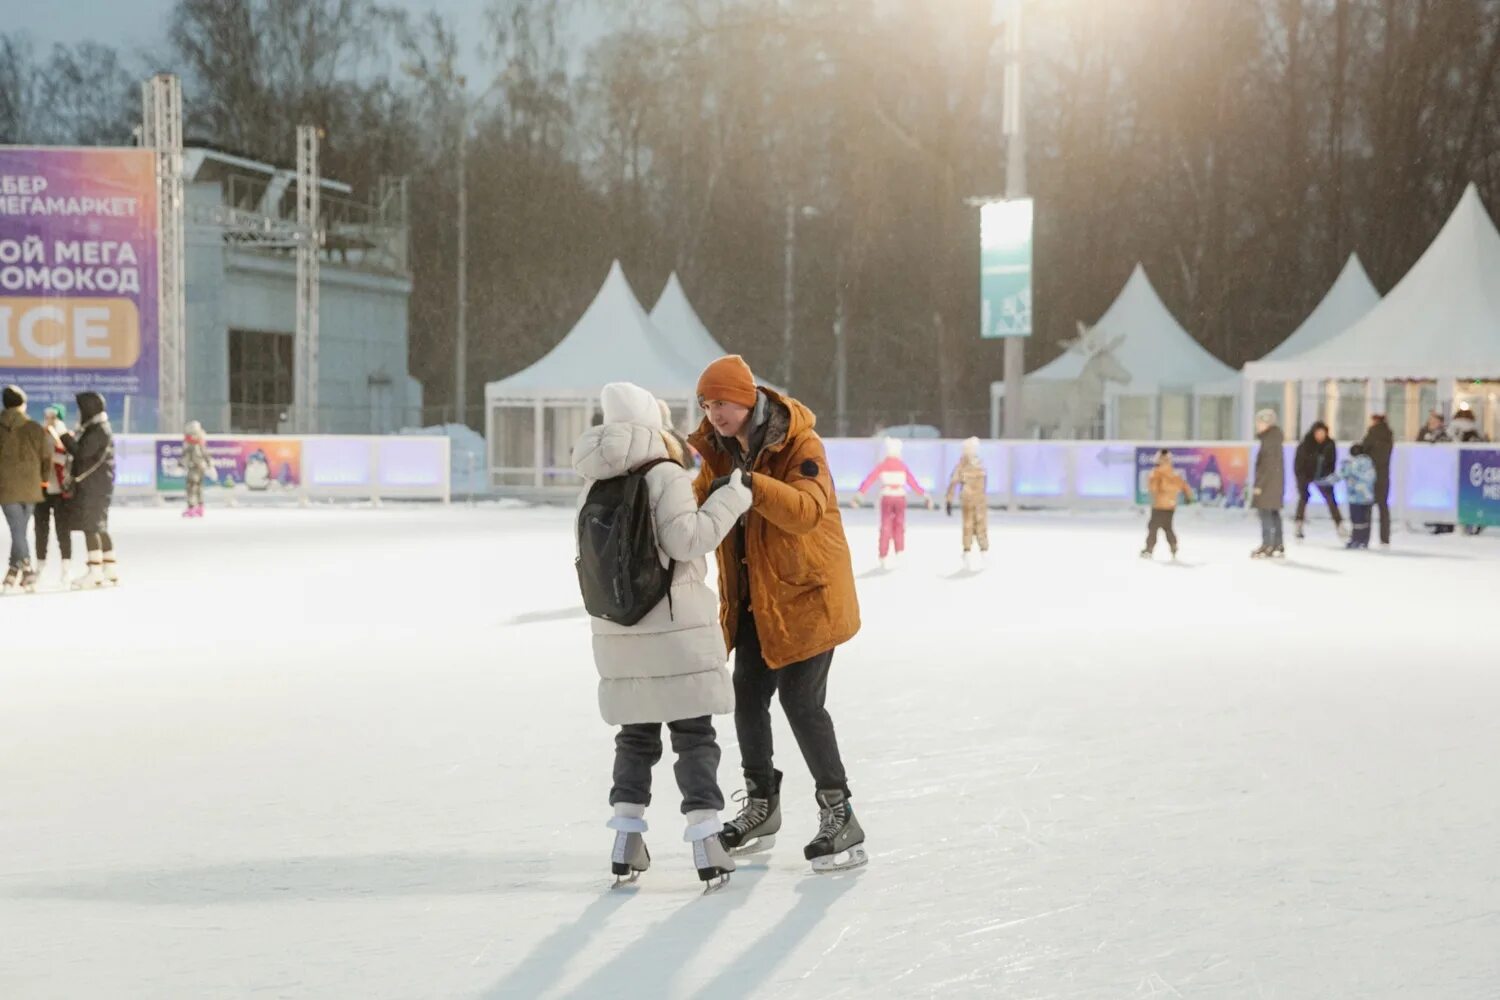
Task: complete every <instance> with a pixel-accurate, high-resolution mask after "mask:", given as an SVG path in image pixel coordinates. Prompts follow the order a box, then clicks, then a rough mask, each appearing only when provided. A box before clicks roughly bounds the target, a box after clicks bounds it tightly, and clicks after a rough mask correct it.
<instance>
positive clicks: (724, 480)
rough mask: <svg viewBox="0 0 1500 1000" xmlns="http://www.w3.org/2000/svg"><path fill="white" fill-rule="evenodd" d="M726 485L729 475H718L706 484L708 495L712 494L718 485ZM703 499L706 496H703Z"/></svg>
mask: <svg viewBox="0 0 1500 1000" xmlns="http://www.w3.org/2000/svg"><path fill="white" fill-rule="evenodd" d="M728 485H729V477H728V476H720V477H719V478H718V479H715V480H714V481H713V482H711V483H709V484H708V496H713V495H714V493H715V492H716V491H717V490H718V489H719V488H720V487H722V486H728ZM704 499H707V497H705V498H704Z"/></svg>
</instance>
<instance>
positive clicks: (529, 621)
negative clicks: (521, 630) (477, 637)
mask: <svg viewBox="0 0 1500 1000" xmlns="http://www.w3.org/2000/svg"><path fill="white" fill-rule="evenodd" d="M588 616H589V613H588V612H587V611H585V610H584V609H583V606H582V605H580V606H578V607H576V608H559V609H557V610H555V611H528V612H527V613H526V614H523V615H516V616H515V617H514V618H512V619H511V620H510V621H508V622H506V623H505V624H507V625H540V624H542V623H544V622H566V621H576V620H579V619H582V618H587V617H588Z"/></svg>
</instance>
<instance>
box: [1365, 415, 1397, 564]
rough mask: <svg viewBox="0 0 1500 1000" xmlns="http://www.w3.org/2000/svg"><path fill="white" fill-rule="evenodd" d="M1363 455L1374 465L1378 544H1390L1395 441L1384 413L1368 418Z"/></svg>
mask: <svg viewBox="0 0 1500 1000" xmlns="http://www.w3.org/2000/svg"><path fill="white" fill-rule="evenodd" d="M1360 444H1362V445H1364V449H1365V454H1366V455H1369V456H1370V461H1372V462H1374V463H1375V509H1376V510H1378V511H1380V544H1381V545H1390V544H1391V454H1392V452H1394V451H1395V450H1396V439H1395V437H1394V436H1393V435H1392V434H1391V428H1390V425H1389V424H1387V423H1386V422H1385V414H1384V413H1376V414H1374V415H1373V416H1371V417H1370V429H1369V430H1367V431H1365V439H1364V440H1363V441H1361V442H1360Z"/></svg>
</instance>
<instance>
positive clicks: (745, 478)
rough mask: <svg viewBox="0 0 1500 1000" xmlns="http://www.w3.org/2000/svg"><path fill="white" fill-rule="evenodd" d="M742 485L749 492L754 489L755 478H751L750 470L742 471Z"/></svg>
mask: <svg viewBox="0 0 1500 1000" xmlns="http://www.w3.org/2000/svg"><path fill="white" fill-rule="evenodd" d="M740 483H741V485H743V486H744V487H745V489H747V490H748V489H753V488H754V483H755V480H754V479H753V478H751V476H750V470H749V469H742V470H741V471H740Z"/></svg>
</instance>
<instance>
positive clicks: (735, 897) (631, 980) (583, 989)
mask: <svg viewBox="0 0 1500 1000" xmlns="http://www.w3.org/2000/svg"><path fill="white" fill-rule="evenodd" d="M764 875H765V871H764V870H760V871H757V870H755V869H740V870H738V871H736V872H735V873H734V877H733V879H731V881H730V883H729V885H728V886H726V887H725V888H724V889H722V890H720V891H719V892H717V893H715V894H713V895H711V896H704V895H702V894H701V893H700V892H698V891H697V889H696V887H690V883H689V882H688V881H687V880H684V881H683V882H682V885H683V890H682V902H681V903H679V904H678V905H677V908H676V909H674V910H673V911H672V912H671V914H670V915H669V916H667V917H666V918H665V919H663V920H659V921H657V922H656V923H654V924H651V925H650V926H648V927H646V928H645V929H644V930H642V931H641V933H640V934H639V935H638V936H636V937H634V938H633V939H632V940H630V941H627V942H626V943H625V944H624V945H622V946H621V948H620V950H619V952H618V954H616V955H615V956H614V957H613V958H611V959H610V960H609V961H608V962H606V963H604V964H603V965H602V966H600V967H599V968H597V969H595V970H594V971H593V973H592V974H590V975H589V977H588V979H586V980H584V981H583V982H582V983H579V984H578V985H577V986H576V987H574V988H573V989H571V990H569V991H568V992H567V993H566V994H565V995H566V996H567V997H571V998H576V1000H592V998H594V997H621V998H625V997H631V998H640V1000H656V998H659V997H670V996H676V995H678V991H677V990H675V989H674V982H675V980H676V979H677V977H678V976H679V975H680V974H681V972H682V969H683V967H684V966H685V965H686V964H687V963H688V962H689V961H691V960H692V959H693V958H694V957H695V956H697V955H700V954H702V951H703V942H704V941H706V940H710V939H712V937H713V935H714V933H715V931H716V930H717V928H718V927H719V925H720V924H723V923H725V922H726V921H727V920H728V919H729V918H730V914H732V913H733V912H734V911H735V910H737V909H739V908H740V907H742V906H744V905H745V903H746V902H748V901H749V899H750V891H751V890H752V889H753V888H754V887H755V886H756V885H757V884H758V883H759V882H760V880H761V878H762V877H763V876H764ZM653 876H656V873H654V872H651V873H648V874H647V875H646V876H645V878H648V879H649V878H652V877H653ZM656 877H657V878H658V879H660V878H668V877H671V876H668V875H666V874H665V873H663V874H662V875H661V876H656ZM659 893H660V887H658V886H655V885H653V886H652V894H653V896H656V899H657V901H658V903H659V900H660V895H659ZM611 895H618V893H611ZM592 909H593V907H590V911H591V910H592ZM585 912H586V913H587V912H589V911H585ZM589 936H592V932H590V933H589ZM563 937H566V940H565V941H559V942H558V943H557V944H556V945H555V947H557V948H558V949H559V950H565V951H566V953H567V954H578V953H580V952H581V951H583V946H584V945H585V944H586V943H587V939H586V938H585V939H583V940H579V938H578V935H577V934H575V933H572V932H571V930H569V929H564V930H563V931H559V932H558V933H557V934H554V935H553V938H563ZM551 942H552V938H549V939H548V941H545V942H543V945H542V946H543V947H545V946H548V945H549V943H551ZM538 950H539V949H538ZM533 954H535V952H533ZM567 954H564V955H562V956H560V957H561V960H560V961H556V962H552V963H551V964H552V965H554V966H558V967H559V968H558V969H557V971H559V972H560V971H561V968H560V966H561V965H562V964H563V963H564V962H565V961H566V959H567ZM530 962H531V956H527V958H526V959H525V960H523V962H522V964H523V966H524V965H527V964H529V963H530ZM513 978H514V974H512V976H507V977H506V979H505V980H504V981H502V982H501V983H500V984H499V985H497V986H496V988H495V989H494V990H492V991H491V992H489V993H486V994H485V995H484V996H485V1000H501V998H502V997H523V996H524V997H534V996H539V995H540V993H541V990H540V989H538V988H536V987H537V985H538V984H535V983H526V982H525V981H523V980H519V979H517V980H515V981H514V982H512V980H513ZM625 984H630V985H629V986H628V987H627V986H626V985H625ZM526 987H532V988H529V989H528V988H526Z"/></svg>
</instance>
